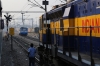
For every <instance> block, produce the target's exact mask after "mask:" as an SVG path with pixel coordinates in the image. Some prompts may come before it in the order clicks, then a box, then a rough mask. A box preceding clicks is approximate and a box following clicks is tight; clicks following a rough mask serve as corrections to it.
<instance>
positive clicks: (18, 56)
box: [1, 41, 28, 66]
mask: <svg viewBox="0 0 100 66" xmlns="http://www.w3.org/2000/svg"><path fill="white" fill-rule="evenodd" d="M1 66H28V57H27V54H25V52H24V51H23V49H22V48H20V47H19V46H18V45H17V44H15V43H14V42H13V51H12V50H11V44H10V41H6V42H5V41H4V42H3V46H2V56H1Z"/></svg>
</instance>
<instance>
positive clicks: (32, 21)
mask: <svg viewBox="0 0 100 66" xmlns="http://www.w3.org/2000/svg"><path fill="white" fill-rule="evenodd" d="M32 29H33V18H32Z"/></svg>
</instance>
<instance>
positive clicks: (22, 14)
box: [21, 13, 24, 26]
mask: <svg viewBox="0 0 100 66" xmlns="http://www.w3.org/2000/svg"><path fill="white" fill-rule="evenodd" d="M21 14H22V23H23V26H24V20H23V14H24V13H21Z"/></svg>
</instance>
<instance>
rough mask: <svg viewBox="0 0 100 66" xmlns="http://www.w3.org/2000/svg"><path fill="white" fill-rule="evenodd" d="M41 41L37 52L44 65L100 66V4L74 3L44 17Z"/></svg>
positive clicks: (98, 0) (79, 0) (91, 1)
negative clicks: (43, 59)
mask: <svg viewBox="0 0 100 66" xmlns="http://www.w3.org/2000/svg"><path fill="white" fill-rule="evenodd" d="M39 38H40V44H39V47H38V51H39V54H40V56H41V57H43V58H46V60H47V61H46V62H45V63H49V61H48V60H52V63H51V64H53V65H55V66H59V63H58V61H57V60H62V61H64V62H65V63H70V64H73V66H75V65H77V66H90V65H91V66H96V65H100V63H99V62H97V58H100V43H99V42H100V0H73V1H70V2H68V3H66V4H64V5H62V6H59V7H57V8H55V9H52V10H50V11H48V12H47V13H44V14H43V15H42V16H41V17H40V30H39ZM55 58H56V59H55ZM40 60H41V59H40ZM54 61H56V62H54ZM99 61H100V60H99Z"/></svg>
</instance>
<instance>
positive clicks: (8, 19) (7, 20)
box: [4, 13, 12, 39]
mask: <svg viewBox="0 0 100 66" xmlns="http://www.w3.org/2000/svg"><path fill="white" fill-rule="evenodd" d="M4 17H5V18H6V25H7V34H8V25H9V21H11V19H12V17H11V15H8V13H7V16H6V15H4ZM7 37H8V35H7ZM8 38H9V37H8ZM8 38H7V39H8Z"/></svg>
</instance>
